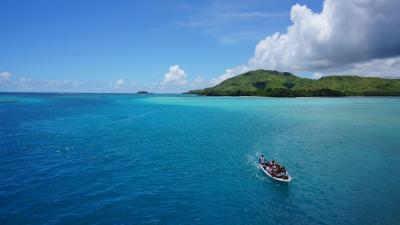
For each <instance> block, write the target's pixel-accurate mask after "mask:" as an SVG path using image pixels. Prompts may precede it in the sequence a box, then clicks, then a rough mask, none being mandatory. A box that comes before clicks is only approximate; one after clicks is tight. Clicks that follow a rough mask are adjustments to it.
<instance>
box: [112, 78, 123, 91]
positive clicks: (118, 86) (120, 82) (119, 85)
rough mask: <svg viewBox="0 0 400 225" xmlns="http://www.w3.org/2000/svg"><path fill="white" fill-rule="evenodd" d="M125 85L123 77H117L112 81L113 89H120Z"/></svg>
mask: <svg viewBox="0 0 400 225" xmlns="http://www.w3.org/2000/svg"><path fill="white" fill-rule="evenodd" d="M124 85H125V81H124V80H123V79H118V80H116V81H115V83H114V89H121V88H122V87H123V86H124Z"/></svg>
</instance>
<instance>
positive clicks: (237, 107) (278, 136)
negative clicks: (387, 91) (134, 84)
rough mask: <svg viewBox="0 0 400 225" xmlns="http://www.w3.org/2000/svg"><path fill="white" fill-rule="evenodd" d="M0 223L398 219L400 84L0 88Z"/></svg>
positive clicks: (364, 221)
mask: <svg viewBox="0 0 400 225" xmlns="http://www.w3.org/2000/svg"><path fill="white" fill-rule="evenodd" d="M260 154H264V155H265V157H266V158H267V159H275V160H276V161H278V162H280V163H281V164H283V165H284V166H285V167H286V168H287V170H288V172H289V174H290V175H291V176H292V178H293V180H292V181H291V182H290V183H289V184H282V183H279V182H277V181H273V180H271V179H270V178H268V177H266V176H265V175H264V174H263V173H262V172H261V171H260V169H259V168H258V167H257V159H258V156H259V155H260ZM0 224H210V225H215V224H253V225H257V224H304V225H313V224H328V225H332V224H339V225H340V224H362V225H365V224H371V225H372V224H373V225H378V224H400V98H396V97H345V98H262V97H197V96H189V95H134V94H39V93H36V94H32V93H31V94H29V93H2V94H0Z"/></svg>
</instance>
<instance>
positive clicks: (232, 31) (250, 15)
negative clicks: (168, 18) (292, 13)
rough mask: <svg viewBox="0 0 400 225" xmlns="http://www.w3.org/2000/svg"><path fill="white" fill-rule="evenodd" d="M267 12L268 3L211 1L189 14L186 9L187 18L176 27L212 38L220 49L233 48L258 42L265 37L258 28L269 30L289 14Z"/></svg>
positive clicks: (258, 1) (261, 0) (228, 0)
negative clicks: (226, 46)
mask: <svg viewBox="0 0 400 225" xmlns="http://www.w3.org/2000/svg"><path fill="white" fill-rule="evenodd" d="M269 9H270V2H268V1H265V0H247V1H239V0H236V1H233V0H211V1H209V2H208V3H207V4H205V5H204V6H197V7H195V8H193V9H192V10H190V7H185V10H186V11H185V12H184V15H187V17H186V18H183V19H184V20H183V21H179V22H177V24H178V25H180V26H182V27H184V28H187V29H191V30H194V31H196V32H199V33H200V34H202V35H204V36H207V37H211V38H215V39H216V40H217V41H218V42H220V43H221V44H223V45H233V44H238V43H240V42H244V41H249V40H251V41H256V40H259V39H260V38H262V37H264V36H265V34H266V33H265V31H263V30H262V29H259V27H260V26H268V25H269V24H273V23H274V22H275V21H276V19H279V18H282V17H285V16H287V15H288V12H266V11H265V10H269ZM187 10H190V11H187Z"/></svg>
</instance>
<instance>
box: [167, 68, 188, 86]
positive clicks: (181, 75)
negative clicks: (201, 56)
mask: <svg viewBox="0 0 400 225" xmlns="http://www.w3.org/2000/svg"><path fill="white" fill-rule="evenodd" d="M186 84H187V80H186V73H185V71H184V70H183V69H180V68H179V65H173V66H170V67H169V71H168V73H166V74H165V75H164V80H163V81H162V82H161V85H163V86H168V85H170V86H183V85H186Z"/></svg>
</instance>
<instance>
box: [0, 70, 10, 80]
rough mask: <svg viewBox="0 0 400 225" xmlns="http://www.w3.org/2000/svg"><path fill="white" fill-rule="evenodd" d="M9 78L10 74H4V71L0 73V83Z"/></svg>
mask: <svg viewBox="0 0 400 225" xmlns="http://www.w3.org/2000/svg"><path fill="white" fill-rule="evenodd" d="M10 78H11V73H9V72H6V71H3V72H0V82H2V81H7V80H9V79H10Z"/></svg>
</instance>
